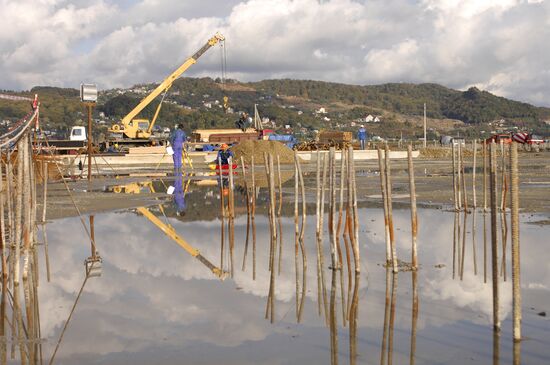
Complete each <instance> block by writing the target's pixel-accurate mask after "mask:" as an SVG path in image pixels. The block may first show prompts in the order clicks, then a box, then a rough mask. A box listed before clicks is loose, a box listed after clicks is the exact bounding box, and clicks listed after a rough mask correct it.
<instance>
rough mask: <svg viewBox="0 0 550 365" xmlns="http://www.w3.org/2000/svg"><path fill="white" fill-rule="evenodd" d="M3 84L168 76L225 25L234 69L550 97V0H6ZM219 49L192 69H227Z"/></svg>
mask: <svg viewBox="0 0 550 365" xmlns="http://www.w3.org/2000/svg"><path fill="white" fill-rule="evenodd" d="M0 9H1V15H2V22H0V69H1V72H0V89H14V90H24V89H29V88H31V87H32V86H35V85H54V86H64V87H77V86H78V85H79V84H80V82H82V81H86V82H95V83H97V84H98V86H99V87H100V88H102V89H106V88H111V87H127V86H131V85H133V84H136V83H141V82H155V81H156V82H158V81H160V80H162V79H163V78H164V77H165V76H166V75H168V74H169V73H170V72H171V71H172V70H173V69H175V67H177V66H178V65H179V64H180V63H181V62H182V61H183V60H184V59H185V58H186V57H188V56H190V55H191V54H192V53H194V52H195V51H196V50H197V49H198V48H199V47H200V46H201V45H202V44H203V43H204V42H205V41H206V40H207V39H208V38H209V37H210V36H211V35H212V34H214V33H215V32H216V31H220V32H221V33H223V34H224V35H225V36H226V38H227V42H226V52H227V68H228V75H229V77H232V78H236V79H239V80H242V81H254V80H261V79H266V78H282V77H284V78H297V79H315V80H326V81H336V82H344V83H352V84H373V83H385V82H415V83H419V82H435V83H440V84H443V85H446V86H449V87H453V88H458V89H464V88H467V87H469V86H472V85H475V86H478V87H480V88H483V89H487V90H489V91H491V92H494V93H496V94H498V95H502V96H506V97H510V98H514V99H517V100H522V101H527V102H531V103H534V104H536V105H550V86H549V85H550V50H549V49H548V46H547V43H548V39H550V1H545V0H417V1H415V0H372V1H371V0H324V1H321V0H294V1H291V0H249V1H239V0H121V1H114V0H74V1H65V0H0ZM221 54H222V53H221V50H220V49H218V48H216V49H213V50H210V51H209V52H208V53H207V54H205V55H204V56H203V58H202V59H201V60H200V61H199V62H198V63H197V64H196V65H195V66H193V67H192V68H191V69H190V70H189V71H188V72H187V73H186V75H188V76H212V77H217V76H220V74H221V61H220V60H221Z"/></svg>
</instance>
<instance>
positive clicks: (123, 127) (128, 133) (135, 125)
mask: <svg viewBox="0 0 550 365" xmlns="http://www.w3.org/2000/svg"><path fill="white" fill-rule="evenodd" d="M223 41H225V37H224V36H223V35H221V34H220V33H216V34H214V35H213V36H212V37H211V38H210V39H209V40H208V41H207V42H206V43H205V44H204V45H203V46H202V47H201V48H200V49H199V50H198V51H197V52H195V53H194V54H193V55H192V56H191V57H189V58H188V59H187V60H185V62H184V63H183V64H182V65H181V66H180V67H178V69H177V70H175V71H174V72H172V73H171V74H170V75H169V76H168V77H167V78H166V79H164V81H163V82H162V83H160V85H159V86H157V87H156V89H155V90H153V91H152V92H151V93H150V94H149V95H147V96H146V97H145V98H143V100H141V102H140V103H139V104H138V105H137V106H136V107H135V108H134V109H132V110H131V111H130V112H129V113H128V114H127V115H126V116H125V117H124V118H122V120H121V121H120V123H119V124H113V125H112V126H111V127H110V128H109V132H111V133H113V134H115V135H116V136H120V137H123V138H129V139H144V140H148V139H149V138H150V137H151V134H152V131H153V126H154V125H155V122H156V120H157V117H158V115H159V112H160V108H161V105H162V100H161V102H160V103H159V105H158V106H157V109H156V111H155V115H154V116H153V119H152V120H151V121H149V120H148V119H137V118H136V117H137V115H138V114H139V113H140V112H141V111H142V110H143V109H145V108H146V107H147V106H148V105H149V104H150V103H151V102H152V101H153V100H154V99H155V98H156V97H157V96H159V95H160V94H161V93H163V92H164V96H166V92H168V90H169V89H170V87H171V86H172V84H173V82H174V81H175V80H176V79H177V78H178V77H179V76H181V74H183V73H184V72H185V71H186V70H187V69H188V68H189V67H191V66H192V65H193V64H195V63H196V62H197V60H198V59H199V57H200V56H202V55H203V54H204V53H205V52H206V51H208V50H209V49H210V48H211V47H212V46H214V45H216V44H217V43H219V42H223ZM164 96H163V99H164Z"/></svg>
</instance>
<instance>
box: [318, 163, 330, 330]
mask: <svg viewBox="0 0 550 365" xmlns="http://www.w3.org/2000/svg"><path fill="white" fill-rule="evenodd" d="M327 157H328V156H326V155H325V156H324V159H323V177H322V180H321V208H320V211H319V213H320V217H319V226H320V231H319V233H320V235H319V242H318V245H319V254H320V259H321V261H320V269H321V288H322V295H323V304H324V310H325V322H326V324H327V325H328V321H329V318H328V315H329V313H328V298H327V287H326V281H325V253H324V247H323V228H324V226H325V224H324V216H325V191H326V184H327V169H328V158H327Z"/></svg>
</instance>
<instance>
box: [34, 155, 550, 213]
mask: <svg viewBox="0 0 550 365" xmlns="http://www.w3.org/2000/svg"><path fill="white" fill-rule="evenodd" d="M519 160H520V209H521V211H522V212H531V213H542V214H543V216H544V215H545V216H547V217H549V218H550V152H541V153H534V152H530V153H527V152H523V153H520V156H519ZM464 163H465V170H466V174H465V176H466V188H467V191H468V205H469V206H472V205H473V197H472V185H473V184H472V183H473V181H472V163H473V159H472V157H466V158H465V160H464ZM414 165H415V181H416V192H417V203H418V205H420V206H425V207H438V208H444V209H446V208H448V209H452V208H453V207H454V203H453V190H452V187H453V182H452V163H451V160H450V159H449V158H421V157H420V158H417V159H415V160H414ZM303 167H304V172H305V174H306V186H307V191H308V196H312V195H314V192H315V184H316V182H315V164H314V163H310V164H304V166H303ZM391 168H392V179H393V196H394V198H393V200H394V203H395V205H396V207H399V206H406V205H408V202H409V195H408V192H409V178H408V173H407V161H406V160H395V161H392V165H391ZM282 169H283V170H286V171H287V173H289V174H292V171H293V169H294V167H293V166H291V165H283V166H282ZM258 170H259V171H257V174H258V175H259V176H258V177H259V179H258V180H260V178H261V177H262V176H263V174H264V172H263V170H262V169H261V167H259V168H258ZM378 171H379V170H378V161H368V162H356V174H357V187H358V198H359V204H360V205H367V206H376V205H380V200H381V199H380V196H381V195H380V178H379V175H378ZM195 172H196V174H197V175H201V173H202V172H204V173H206V172H207V170H206V169H205V170H200V169H196V170H195ZM487 174H488V169H487ZM507 174H508V172H507ZM212 178H213V177H210V179H212ZM152 179H153V180H159V178H158V177H155V178H152ZM160 179H161V180H163V184H164V185H166V186H168V185H170V184H169V180H170V179H171V178H170V173H169V172H167V177H166V178H160ZM172 179H173V177H172ZM193 179H194V180H198V179H200V178H199V177H197V176H195V177H193ZM207 179H208V178H207ZM145 180H147V178H128V177H121V178H113V177H108V178H107V177H94V181H93V182H92V183H91V184H88V182H87V181H85V180H78V181H68V182H67V184H68V186H69V188H70V190H71V195H72V197H73V199H74V201H75V203H76V205H77V206H78V208H79V210H80V212H81V213H82V214H90V213H99V212H104V211H110V210H119V209H129V208H133V207H137V206H142V205H151V204H155V203H157V204H158V203H159V200H161V201H163V200H165V199H169V198H170V197H169V196H168V195H167V194H166V193H165V190H164V189H161V190H162V191H161V190H159V192H156V193H150V192H149V191H148V190H147V189H142V193H141V194H116V193H113V192H112V191H111V190H112V189H111V188H110V187H112V186H114V185H119V184H127V183H132V182H138V181H145ZM501 182H502V180H501V170H500V168H499V171H498V186H499V189H500V186H501ZM237 183H238V182H237ZM194 186H195V185H194V184H192V185H191V190H193V189H194ZM487 188H488V187H487ZM40 190H41V189H40V188H39V192H38V193H39V194H40ZM283 190H284V192H285V197H286V198H285V199H293V180H292V179H289V180H288V181H287V182H286V183H285V184H284V186H283ZM498 196H499V201H500V193H499V195H498ZM476 197H477V206H478V207H483V204H484V199H483V160H482V158H481V156H478V159H477V169H476ZM308 200H309V199H308ZM508 200H509V198H508ZM39 201H41V197H39ZM487 204H488V205H489V193H487ZM507 204H508V205H509V203H507ZM39 209H41V208H39ZM39 211H40V210H39ZM75 215H78V213H77V211H76V209H75V208H74V204H73V202H72V199H71V197H70V196H69V194H68V193H67V189H66V188H65V185H64V184H63V183H61V182H54V183H50V184H48V204H47V218H48V219H57V218H62V217H68V216H75ZM544 221H545V219H541V224H544ZM548 222H550V220H546V224H547V223H548Z"/></svg>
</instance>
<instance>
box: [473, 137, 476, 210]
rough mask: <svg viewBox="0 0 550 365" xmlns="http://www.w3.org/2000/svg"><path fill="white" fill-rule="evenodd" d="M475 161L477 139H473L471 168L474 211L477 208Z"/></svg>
mask: <svg viewBox="0 0 550 365" xmlns="http://www.w3.org/2000/svg"><path fill="white" fill-rule="evenodd" d="M476 159H477V139H474V163H473V166H472V196H473V204H474V210H475V209H476V208H477V197H476Z"/></svg>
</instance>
